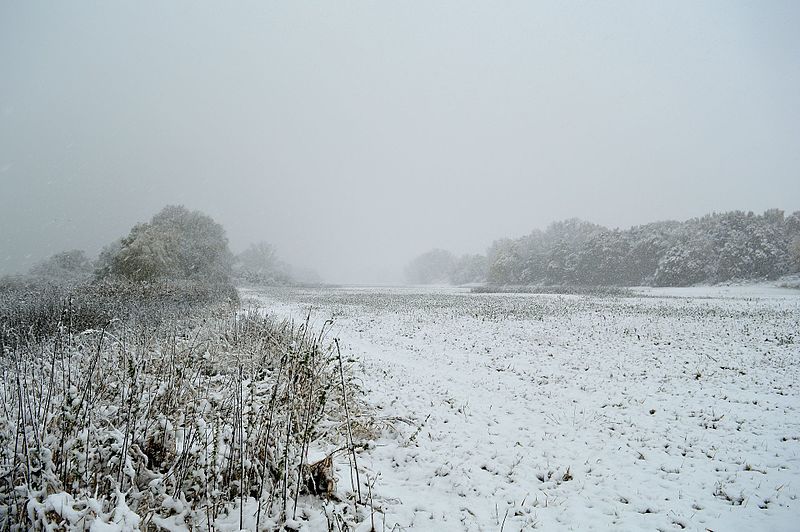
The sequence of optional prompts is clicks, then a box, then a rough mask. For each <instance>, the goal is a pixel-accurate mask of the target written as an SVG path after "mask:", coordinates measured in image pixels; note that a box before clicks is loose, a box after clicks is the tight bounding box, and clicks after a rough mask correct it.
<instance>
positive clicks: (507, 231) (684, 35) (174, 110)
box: [0, 1, 800, 283]
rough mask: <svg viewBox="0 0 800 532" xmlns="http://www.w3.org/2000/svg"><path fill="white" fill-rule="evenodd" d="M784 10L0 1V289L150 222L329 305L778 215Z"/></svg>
mask: <svg viewBox="0 0 800 532" xmlns="http://www.w3.org/2000/svg"><path fill="white" fill-rule="evenodd" d="M799 25H800V4H798V3H796V2H791V1H790V2H769V3H744V2H703V3H696V2H669V3H656V2H639V1H632V2H613V3H602V4H601V3H595V4H579V3H569V4H563V3H558V4H556V3H550V4H544V3H534V2H503V3H464V2H452V3H450V2H417V3H411V2H380V3H346V4H345V3H339V2H330V3H328V2H326V3H307V2H303V3H296V2H286V3H262V2H258V3H255V2H254V3H241V2H237V3H218V4H212V3H204V2H203V3H200V2H177V1H176V2H168V3H159V4H150V5H146V6H145V5H143V4H141V3H138V2H137V3H134V2H128V3H117V2H113V3H112V2H98V3H90V2H81V3H66V2H48V3H38V2H24V3H22V2H19V3H10V2H6V3H3V4H2V6H0V185H1V186H0V273H13V272H19V271H24V270H26V269H27V268H28V267H30V266H31V264H33V263H35V262H36V261H38V260H40V259H42V258H44V257H46V256H48V255H51V254H53V253H56V252H59V251H62V250H65V249H73V248H81V249H85V250H86V251H87V252H89V253H91V254H94V253H96V252H97V251H98V250H99V249H100V248H101V247H102V246H104V245H105V244H107V243H108V242H110V241H112V240H115V239H116V238H119V237H120V236H123V235H124V234H126V233H127V232H128V230H129V229H130V227H131V226H132V225H133V224H134V223H136V222H138V221H144V220H147V219H149V218H150V217H151V216H152V215H153V214H154V213H155V212H157V211H158V210H159V209H160V208H161V207H163V206H164V205H166V204H183V205H185V206H187V207H189V208H191V209H199V210H201V211H204V212H206V213H208V214H210V215H211V216H213V217H214V218H215V219H216V220H217V221H219V222H220V223H222V224H223V225H224V226H225V228H226V230H227V232H228V236H229V238H230V241H231V247H232V248H233V250H234V251H239V250H241V249H243V248H244V247H246V246H247V245H248V244H249V243H250V242H254V241H260V240H266V241H269V242H271V243H272V244H273V245H274V246H275V247H276V248H277V250H278V253H279V254H280V255H281V257H283V258H284V259H285V260H287V261H288V262H291V263H293V264H296V265H298V266H307V267H313V268H315V269H316V270H317V271H319V272H320V274H321V275H322V276H323V278H324V279H325V280H327V281H331V282H363V283H371V282H393V281H397V280H399V278H400V272H401V270H402V267H403V264H404V263H405V262H406V261H408V260H409V259H410V258H412V257H413V256H414V255H416V254H418V253H420V252H423V251H426V250H428V249H430V248H432V247H442V248H447V249H450V250H452V251H454V252H456V253H465V252H482V251H484V250H485V249H486V247H487V246H488V245H489V244H490V243H491V242H492V241H493V240H494V239H496V238H500V237H506V236H508V237H512V236H514V237H515V236H520V235H522V234H525V233H527V232H529V231H530V230H532V229H534V228H536V227H544V226H546V225H547V224H548V223H549V222H551V221H554V220H559V219H563V218H568V217H573V216H577V217H580V218H583V219H586V220H590V221H593V222H596V223H600V224H603V225H606V226H609V227H617V226H619V227H626V226H630V225H633V224H639V223H646V222H650V221H655V220H662V219H685V218H689V217H693V216H699V215H703V214H705V213H708V212H711V211H721V210H732V209H742V210H753V211H762V210H764V209H767V208H771V207H778V208H782V209H786V210H788V211H793V210H797V209H798V208H799V207H800V201H799V200H800V175H799V172H798V168H800V98H798V94H800V33H798V32H797V27H798V26H799Z"/></svg>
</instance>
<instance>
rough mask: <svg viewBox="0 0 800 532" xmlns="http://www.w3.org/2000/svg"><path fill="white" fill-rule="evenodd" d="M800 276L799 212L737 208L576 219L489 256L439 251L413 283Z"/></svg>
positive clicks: (674, 281)
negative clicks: (641, 221)
mask: <svg viewBox="0 0 800 532" xmlns="http://www.w3.org/2000/svg"><path fill="white" fill-rule="evenodd" d="M798 271H800V211H797V212H794V213H793V214H791V215H788V216H787V215H786V214H785V213H784V212H783V211H781V210H779V209H770V210H767V211H765V212H764V213H763V214H760V215H757V214H754V213H752V212H743V211H731V212H725V213H713V214H709V215H706V216H703V217H701V218H692V219H690V220H686V221H683V222H677V221H664V222H654V223H650V224H646V225H639V226H634V227H631V228H629V229H624V230H621V229H609V228H607V227H603V226H601V225H597V224H594V223H591V222H587V221H583V220H579V219H577V218H573V219H569V220H564V221H560V222H556V223H553V224H550V225H549V226H548V227H547V228H546V229H544V230H538V229H537V230H534V231H532V232H531V233H530V234H528V235H525V236H523V237H520V238H515V239H514V238H505V239H500V240H497V241H495V242H494V243H492V245H491V246H490V247H489V249H488V251H487V253H486V255H477V256H475V255H473V256H465V257H462V258H460V259H459V258H456V257H454V256H453V255H452V254H450V253H449V252H446V251H443V250H434V251H431V252H428V253H425V254H423V255H420V256H419V257H417V258H416V259H414V260H413V261H411V263H409V265H408V267H407V268H406V278H407V280H408V281H409V282H412V283H419V284H426V283H450V284H465V283H477V282H486V283H489V284H495V285H533V284H550V285H553V284H560V285H583V286H639V285H652V286H688V285H693V284H700V283H719V282H725V281H734V280H754V279H775V278H778V277H780V276H782V275H786V274H792V273H796V272H798Z"/></svg>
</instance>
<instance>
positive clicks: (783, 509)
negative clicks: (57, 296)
mask: <svg viewBox="0 0 800 532" xmlns="http://www.w3.org/2000/svg"><path fill="white" fill-rule="evenodd" d="M641 294H642V296H641V297H629V298H597V297H582V296H554V295H531V294H526V295H509V294H496V295H493V294H481V295H478V294H469V293H466V292H465V291H464V290H458V289H445V288H435V289H431V288H420V289H414V288H394V289H387V288H339V289H318V290H307V289H304V290H292V289H272V290H263V291H244V293H243V295H244V296H245V297H250V298H252V300H253V301H255V302H256V303H255V304H257V305H260V306H263V307H265V308H266V309H268V310H269V311H270V312H274V313H276V314H279V315H283V316H291V317H294V318H296V319H298V320H301V319H305V316H306V314H307V312H308V311H309V309H311V310H312V320H316V322H317V323H319V324H321V323H322V322H323V321H325V320H326V319H328V318H331V317H332V318H333V319H334V320H335V326H334V333H333V334H334V335H336V336H338V337H339V338H340V339H341V343H342V347H343V349H345V350H346V354H347V355H348V356H350V357H352V358H354V359H356V360H357V364H358V365H359V366H360V368H361V371H362V372H363V384H364V389H365V391H366V393H367V396H366V399H367V401H368V402H369V403H371V404H373V405H374V407H375V410H376V415H377V416H378V417H380V418H385V419H395V421H393V422H392V423H391V427H393V428H387V429H386V430H384V431H383V432H382V434H381V436H380V438H378V439H377V440H376V441H375V445H374V446H373V447H371V448H370V449H369V450H367V451H364V452H363V453H361V455H360V461H359V466H360V467H361V468H362V470H363V472H364V476H365V477H367V478H369V479H370V480H374V482H375V484H374V505H375V509H376V511H379V513H376V516H375V521H376V528H377V529H378V530H383V529H384V527H385V529H386V530H406V529H414V530H506V531H515V530H521V529H525V530H528V529H532V528H539V529H542V530H554V529H574V530H591V529H595V530H608V529H611V530H638V529H641V530H680V529H688V530H706V529H710V530H715V531H726V530H798V529H800V501H798V500H797V496H798V493H800V492H799V490H800V389H798V385H799V384H798V383H799V381H798V375H799V374H800V369H799V368H800V292H799V291H796V290H794V291H793V290H788V289H777V288H771V287H724V288H705V289H704V288H697V289H677V290H675V289H672V290H666V289H642V290H641ZM396 418H399V420H398V419H396ZM403 420H404V421H408V423H405V422H403ZM343 459H344V458H343ZM362 480H363V478H362ZM339 490H340V493H343V494H344V493H346V492H347V491H349V490H350V483H349V477H348V478H347V479H346V478H344V477H342V478H340V480H339Z"/></svg>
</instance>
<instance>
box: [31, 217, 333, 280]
mask: <svg viewBox="0 0 800 532" xmlns="http://www.w3.org/2000/svg"><path fill="white" fill-rule="evenodd" d="M29 274H30V275H32V276H35V277H39V278H45V279H50V280H80V279H88V278H91V277H94V278H97V279H104V278H109V277H118V278H124V279H127V280H130V281H134V282H153V281H158V280H164V279H183V280H192V281H196V282H211V283H228V282H230V281H232V280H233V281H237V282H245V283H254V284H277V285H285V284H290V283H292V282H293V281H294V280H295V279H296V278H300V279H301V280H303V281H306V282H316V281H317V280H318V277H317V276H316V274H315V273H314V272H306V271H303V270H298V271H297V275H295V271H293V269H292V268H291V266H289V265H288V264H287V263H285V262H283V261H282V260H280V258H279V257H278V255H277V253H276V251H275V248H274V247H273V246H272V245H270V244H269V243H267V242H258V243H254V244H251V245H250V246H249V247H248V248H247V249H245V250H244V251H242V252H241V253H239V254H238V255H234V254H233V253H232V252H231V250H230V248H229V246H228V239H227V237H226V234H225V229H224V228H223V227H222V226H221V225H220V224H219V223H217V222H215V221H214V220H213V219H212V218H211V217H210V216H208V215H206V214H203V213H202V212H199V211H191V210H188V209H186V208H185V207H183V206H174V205H170V206H167V207H165V208H164V209H162V210H161V211H160V212H159V213H157V214H156V215H155V216H153V217H152V219H151V220H150V221H149V222H143V223H139V224H136V225H135V226H134V227H133V228H132V229H131V231H130V233H129V234H128V235H127V236H125V237H123V238H121V239H119V240H117V241H116V242H113V243H111V244H109V245H108V246H106V247H105V248H104V249H103V250H102V251H101V252H100V256H99V257H98V258H97V259H96V260H90V259H89V257H87V255H86V253H85V252H84V251H82V250H69V251H64V252H61V253H57V254H55V255H53V256H51V257H50V258H48V259H46V260H44V261H42V262H40V263H39V264H37V265H35V266H34V267H33V268H31V270H30V272H29Z"/></svg>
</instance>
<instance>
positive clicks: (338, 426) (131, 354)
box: [0, 285, 360, 530]
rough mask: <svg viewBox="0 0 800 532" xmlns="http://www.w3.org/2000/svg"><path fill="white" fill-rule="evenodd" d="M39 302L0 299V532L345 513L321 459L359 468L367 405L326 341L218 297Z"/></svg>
mask: <svg viewBox="0 0 800 532" xmlns="http://www.w3.org/2000/svg"><path fill="white" fill-rule="evenodd" d="M39 290H40V292H36V293H34V295H33V296H31V297H30V298H29V299H26V300H20V299H18V297H19V292H15V291H14V290H6V291H5V292H3V293H4V294H5V295H4V296H3V295H0V303H2V305H3V307H2V314H0V316H2V320H0V328H2V331H3V332H2V335H3V336H2V337H1V338H0V339H1V340H2V344H1V345H0V347H2V350H3V352H2V357H0V372H2V374H3V385H2V388H0V403H1V404H2V405H3V410H2V411H0V473H2V479H0V529H4V530H28V529H50V528H51V527H56V528H65V529H84V528H88V527H90V526H91V525H92V523H94V522H111V521H114V522H117V523H120V522H124V523H126V524H128V525H130V526H132V527H134V528H135V527H141V528H148V527H150V526H153V525H159V526H162V527H167V528H168V527H170V526H174V525H175V526H188V527H189V528H190V529H207V530H208V529H213V528H214V527H215V523H218V522H220V521H221V520H226V519H227V520H229V521H230V520H233V521H238V523H237V524H238V525H239V527H240V528H249V529H254V528H258V529H273V528H275V527H277V526H279V525H280V524H281V523H285V522H287V521H289V520H292V519H296V518H297V516H298V508H300V510H303V507H304V502H303V501H305V500H306V499H308V498H309V497H328V498H331V497H336V492H335V487H333V486H331V484H330V481H331V480H332V463H327V464H323V465H324V466H325V467H322V466H319V464H317V467H316V468H314V467H311V466H310V465H309V464H308V455H309V449H310V447H311V446H312V444H314V443H315V442H327V443H330V444H331V445H332V446H333V445H337V444H339V445H340V444H342V443H344V444H345V447H346V448H347V449H348V450H349V451H350V454H351V455H352V456H354V455H355V448H354V447H355V445H354V444H353V442H352V435H350V437H349V438H347V437H346V436H347V434H348V428H349V423H348V419H347V412H348V408H349V414H350V415H353V413H354V412H357V411H358V410H359V408H360V407H359V401H358V397H359V391H358V389H357V387H356V386H355V384H354V382H353V378H352V375H351V372H350V371H349V370H348V368H347V367H345V366H344V365H342V364H341V363H340V359H339V357H338V356H337V353H336V352H335V351H334V349H333V344H332V342H330V341H328V340H327V339H326V335H327V331H326V327H325V326H323V327H322V328H321V330H319V331H317V332H314V331H312V330H311V328H310V327H309V323H308V321H306V322H305V323H302V324H299V325H298V324H295V323H292V322H288V321H281V320H277V319H275V318H272V317H268V316H263V315H261V314H259V313H256V312H248V313H242V312H239V311H238V310H237V309H236V308H235V307H232V306H230V305H228V304H227V303H223V302H221V300H222V299H223V297H220V294H219V293H212V289H211V288H208V289H206V288H202V287H191V286H183V287H181V286H178V287H173V288H171V289H170V288H169V287H152V286H136V285H121V286H111V285H105V286H104V285H99V286H98V285H93V287H92V289H91V290H88V289H84V290H83V292H81V291H80V290H77V291H66V290H63V287H49V286H47V287H39ZM131 290H133V291H139V290H141V291H142V292H141V294H140V293H139V292H136V293H135V294H133V293H131V292H130V291H131ZM0 292H1V291H0ZM81 293H83V295H85V296H86V297H85V299H82V298H81V297H80V296H81ZM222 293H223V294H224V291H223V292H222ZM9 294H10V295H9ZM15 298H17V299H16V300H15ZM115 301H117V302H119V303H118V304H116V303H114V302H115ZM206 301H216V303H215V304H213V305H211V306H203V305H202V304H200V303H201V302H202V303H204V302H206ZM79 308H83V309H86V312H85V314H82V315H80V316H82V317H80V318H79V317H78V316H76V314H78V312H79V311H78V310H76V309H79ZM319 479H323V480H324V486H322V485H319V484H322V483H323V482H317V481H318V480H319ZM358 489H360V483H359V485H358V486H354V490H353V491H354V492H356V491H357V490H358ZM345 502H346V501H345ZM299 513H300V514H301V516H302V515H304V514H303V512H302V511H301V512H299ZM351 514H352V512H351ZM350 519H353V517H350Z"/></svg>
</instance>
